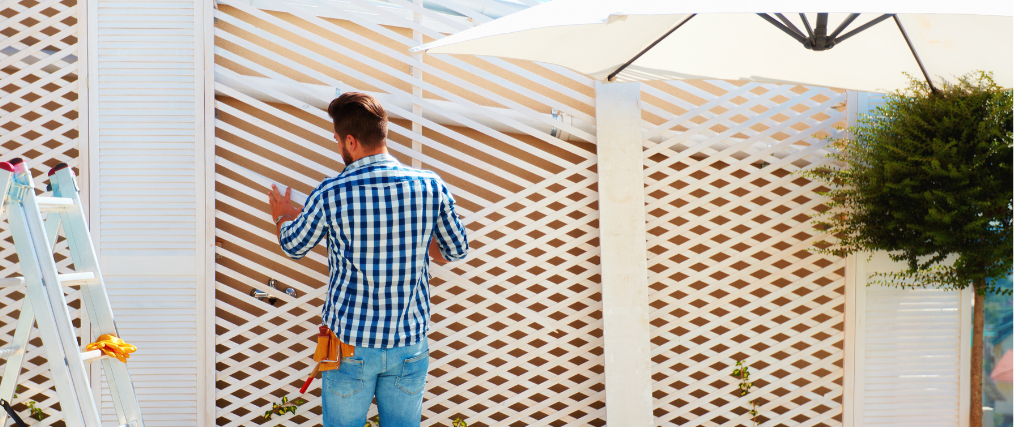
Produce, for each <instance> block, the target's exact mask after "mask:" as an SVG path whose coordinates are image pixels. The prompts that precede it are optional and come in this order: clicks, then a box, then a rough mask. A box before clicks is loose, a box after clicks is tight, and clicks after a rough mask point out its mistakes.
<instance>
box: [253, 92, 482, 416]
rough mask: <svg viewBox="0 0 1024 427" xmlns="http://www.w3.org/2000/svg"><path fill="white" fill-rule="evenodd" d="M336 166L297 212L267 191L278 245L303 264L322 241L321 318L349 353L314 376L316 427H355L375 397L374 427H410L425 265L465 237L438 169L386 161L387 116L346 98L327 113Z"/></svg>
mask: <svg viewBox="0 0 1024 427" xmlns="http://www.w3.org/2000/svg"><path fill="white" fill-rule="evenodd" d="M327 112H328V114H329V115H330V116H331V118H332V119H333V120H334V139H335V140H336V141H337V143H338V151H340V152H341V158H342V159H343V160H344V161H345V169H344V170H343V171H342V172H341V174H340V175H338V176H337V177H334V178H326V179H324V181H323V182H321V183H320V185H319V186H318V187H317V188H316V189H315V190H313V192H312V193H311V194H310V195H309V198H308V199H307V200H306V204H305V206H303V208H302V209H301V211H300V210H299V209H298V208H296V207H294V206H292V204H291V202H290V198H291V188H289V189H287V190H286V192H285V195H284V196H281V195H280V194H279V193H278V190H277V187H276V186H273V188H272V190H271V192H270V212H271V217H272V218H273V219H274V222H275V223H276V224H277V227H278V238H279V239H280V242H281V249H284V251H285V252H286V253H287V254H288V256H289V257H291V258H294V259H300V258H302V257H303V256H304V255H305V254H306V252H309V250H310V249H312V248H313V247H314V246H316V245H317V243H318V242H320V239H323V238H324V237H325V236H326V237H327V252H328V260H329V261H328V265H329V267H330V283H329V284H328V286H327V296H326V302H325V303H324V308H323V313H322V317H323V321H324V324H326V325H327V326H328V327H330V329H331V330H332V331H333V332H334V333H335V334H337V336H338V337H339V338H340V339H341V340H342V342H344V343H346V344H350V345H353V346H355V355H354V356H353V357H348V358H344V359H342V362H341V365H340V366H339V368H338V369H337V370H331V371H326V372H324V373H323V395H322V396H323V417H324V426H325V427H363V426H364V424H365V423H366V415H367V411H368V410H369V408H370V403H371V401H372V400H373V398H374V397H375V396H376V398H377V410H378V412H379V413H380V422H381V425H382V426H383V427H413V426H419V425H420V415H421V407H422V405H423V389H424V386H425V384H426V376H427V363H428V360H429V357H428V351H427V336H426V334H427V329H428V327H429V322H430V286H429V283H428V280H429V276H428V275H427V267H428V265H429V259H428V254H429V258H432V259H433V260H434V261H435V262H438V263H441V264H443V263H445V262H447V261H456V260H460V259H463V258H465V257H466V253H467V251H468V249H469V244H468V242H467V240H466V230H465V228H464V227H463V225H462V221H461V220H460V219H459V216H458V215H456V214H455V199H454V198H452V195H451V194H450V193H449V192H448V188H447V187H446V186H445V185H444V182H442V181H441V178H440V177H438V176H437V174H435V173H433V172H429V171H422V170H417V169H412V168H408V167H405V166H403V165H401V164H399V163H398V161H397V160H395V158H394V157H392V156H391V155H390V154H388V149H387V145H386V138H387V132H388V130H387V129H388V128H387V126H388V120H387V113H386V112H385V111H384V108H383V107H381V105H380V104H379V103H378V102H377V100H375V99H374V98H373V97H371V96H369V95H366V94H362V93H355V92H349V93H346V94H343V95H341V96H339V97H338V98H337V99H335V100H334V101H332V102H331V104H330V106H329V107H328V108H327Z"/></svg>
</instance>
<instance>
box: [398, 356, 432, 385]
mask: <svg viewBox="0 0 1024 427" xmlns="http://www.w3.org/2000/svg"><path fill="white" fill-rule="evenodd" d="M429 356H430V352H429V351H427V350H424V351H423V353H420V354H418V355H416V356H413V357H410V358H408V359H405V362H403V366H402V375H400V376H399V377H398V382H397V384H396V385H397V386H398V388H399V389H401V390H402V391H404V392H406V393H409V394H417V393H421V392H423V388H424V387H425V386H426V385H427V365H428V364H430V357H429Z"/></svg>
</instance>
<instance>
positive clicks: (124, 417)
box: [50, 167, 144, 427]
mask: <svg viewBox="0 0 1024 427" xmlns="http://www.w3.org/2000/svg"><path fill="white" fill-rule="evenodd" d="M74 179H75V177H74V175H73V172H72V171H71V168H69V167H67V168H63V169H60V170H57V171H56V172H55V173H54V174H53V175H52V176H50V185H51V186H52V187H53V193H54V195H55V196H59V197H64V198H70V199H71V200H72V201H73V202H74V205H75V207H74V208H72V209H67V210H65V211H64V213H61V214H60V215H61V218H62V219H63V221H62V224H63V226H64V237H65V238H66V239H67V241H68V248H69V249H70V252H71V259H72V261H74V265H75V271H77V272H92V273H94V274H95V276H96V280H95V281H93V282H92V283H91V284H87V285H82V302H83V308H86V309H87V315H88V316H87V317H88V318H89V321H90V323H91V324H92V325H93V331H94V335H95V336H99V335H103V334H115V335H117V336H120V334H118V332H117V325H116V323H115V322H114V311H113V308H112V307H111V306H110V298H109V296H108V295H107V288H106V283H105V281H104V280H103V274H102V273H101V272H100V264H99V260H98V258H97V256H96V250H95V247H93V243H92V238H91V237H90V235H89V226H88V223H87V222H86V220H85V211H84V210H83V205H82V200H81V198H80V197H79V194H78V186H77V185H76V183H75V181H74ZM101 363H102V364H103V372H104V373H105V374H106V376H107V385H108V389H109V392H110V397H111V400H112V401H113V403H114V409H115V412H116V413H117V417H118V422H119V424H121V425H125V424H130V423H132V422H135V423H136V424H135V427H144V423H143V420H142V410H141V408H140V406H139V403H138V399H137V397H136V393H135V386H134V384H133V383H132V380H131V375H130V373H129V371H128V365H127V364H125V363H122V362H120V361H118V360H115V359H111V358H104V359H103V360H102V362H101Z"/></svg>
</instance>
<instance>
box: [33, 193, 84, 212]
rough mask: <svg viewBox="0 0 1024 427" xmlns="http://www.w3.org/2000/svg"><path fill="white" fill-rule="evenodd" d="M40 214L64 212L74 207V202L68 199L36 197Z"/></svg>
mask: <svg viewBox="0 0 1024 427" xmlns="http://www.w3.org/2000/svg"><path fill="white" fill-rule="evenodd" d="M36 203H38V204H39V211H40V212H57V213H60V212H64V211H66V210H67V209H68V208H73V207H75V202H74V201H73V200H71V198H68V197H36Z"/></svg>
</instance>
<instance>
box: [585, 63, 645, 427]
mask: <svg viewBox="0 0 1024 427" xmlns="http://www.w3.org/2000/svg"><path fill="white" fill-rule="evenodd" d="M596 89H597V123H598V124H597V174H598V212H599V217H600V221H601V228H600V230H601V231H600V236H601V292H602V296H601V301H602V304H603V320H604V341H605V342H606V343H614V344H613V345H607V346H605V349H604V360H605V370H604V372H605V384H606V386H605V394H606V399H605V401H606V402H607V405H608V406H607V414H608V415H607V416H608V426H609V427H627V426H629V427H633V426H651V427H653V426H654V399H653V390H652V381H651V337H650V335H651V334H650V319H649V313H648V310H649V303H648V300H647V257H646V254H647V248H646V241H645V236H646V231H645V217H644V216H645V215H644V165H643V135H642V133H641V132H642V130H643V128H642V127H641V126H640V124H641V120H640V84H639V83H613V84H598V85H597V88H596Z"/></svg>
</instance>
